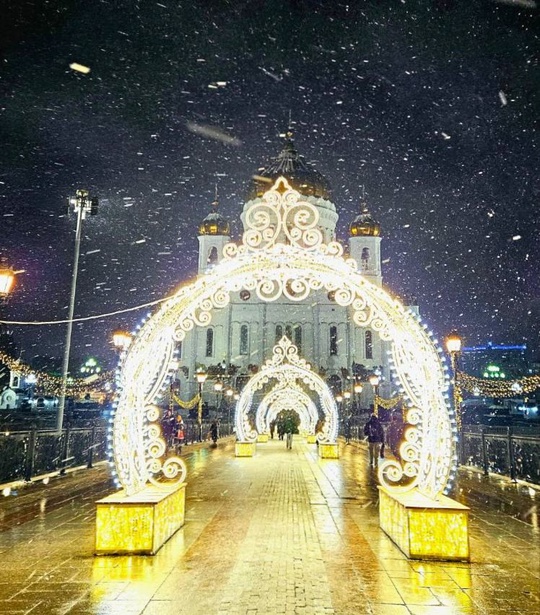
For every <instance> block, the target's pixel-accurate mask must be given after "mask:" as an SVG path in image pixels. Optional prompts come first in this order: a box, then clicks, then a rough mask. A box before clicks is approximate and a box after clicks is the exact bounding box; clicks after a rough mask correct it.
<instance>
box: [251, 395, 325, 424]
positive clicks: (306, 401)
mask: <svg viewBox="0 0 540 615" xmlns="http://www.w3.org/2000/svg"><path fill="white" fill-rule="evenodd" d="M282 410H294V411H295V412H296V413H297V414H298V416H299V417H300V431H301V432H305V433H308V434H315V427H316V425H317V422H318V420H319V411H318V410H317V406H316V405H315V404H314V403H313V401H312V399H311V398H310V397H309V395H307V394H306V393H305V392H304V391H302V389H300V387H298V386H296V385H292V386H290V387H287V388H285V389H284V388H280V387H279V386H276V387H274V388H273V389H272V390H271V391H270V392H269V393H268V394H267V395H265V397H264V399H263V400H262V402H261V403H260V405H259V407H258V408H257V414H256V419H255V424H256V426H257V432H258V433H270V423H271V422H272V421H273V420H275V419H276V417H277V415H278V414H279V413H280V412H281V411H282Z"/></svg>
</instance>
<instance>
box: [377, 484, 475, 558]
mask: <svg viewBox="0 0 540 615" xmlns="http://www.w3.org/2000/svg"><path fill="white" fill-rule="evenodd" d="M379 498H380V499H379V524H380V526H381V528H382V529H383V530H384V532H385V533H386V534H388V536H389V537H390V538H391V539H392V540H393V541H394V542H395V543H396V544H397V546H398V547H399V548H400V549H401V550H402V551H403V553H405V555H406V556H407V557H410V558H411V559H435V560H461V561H462V560H465V561H469V560H470V552H469V510H470V509H469V508H468V507H467V506H464V505H463V504H460V503H459V502H456V501H455V500H452V499H451V498H447V497H446V496H444V495H441V496H439V497H438V498H437V500H432V499H431V498H428V497H426V496H425V495H422V494H421V493H418V491H416V490H414V491H410V492H407V493H403V494H393V493H392V494H391V493H389V492H388V491H386V489H384V487H379Z"/></svg>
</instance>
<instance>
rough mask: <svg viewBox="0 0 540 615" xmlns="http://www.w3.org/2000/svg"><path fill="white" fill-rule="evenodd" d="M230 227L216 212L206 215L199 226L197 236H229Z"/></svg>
mask: <svg viewBox="0 0 540 615" xmlns="http://www.w3.org/2000/svg"><path fill="white" fill-rule="evenodd" d="M230 234H231V227H230V225H229V221H228V220H226V219H225V218H224V217H223V216H222V215H221V214H218V213H217V211H213V212H212V213H211V214H208V215H207V216H206V218H205V219H204V220H203V221H202V222H201V224H199V235H230Z"/></svg>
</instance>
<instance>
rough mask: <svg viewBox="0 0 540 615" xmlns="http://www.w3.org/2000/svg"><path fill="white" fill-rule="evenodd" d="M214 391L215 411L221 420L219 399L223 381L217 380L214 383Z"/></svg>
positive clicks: (221, 397) (221, 396) (221, 393)
mask: <svg viewBox="0 0 540 615" xmlns="http://www.w3.org/2000/svg"><path fill="white" fill-rule="evenodd" d="M214 391H215V392H216V407H217V412H218V414H219V418H220V420H221V401H222V399H223V382H221V380H217V381H216V382H215V383H214Z"/></svg>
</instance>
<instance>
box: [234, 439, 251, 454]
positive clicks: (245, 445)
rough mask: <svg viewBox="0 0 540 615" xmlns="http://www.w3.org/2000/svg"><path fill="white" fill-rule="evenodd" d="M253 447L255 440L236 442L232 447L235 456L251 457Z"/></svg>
mask: <svg viewBox="0 0 540 615" xmlns="http://www.w3.org/2000/svg"><path fill="white" fill-rule="evenodd" d="M255 448H256V443H255V442H237V443H236V445H235V447H234V452H235V455H236V457H253V455H254V454H255Z"/></svg>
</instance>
